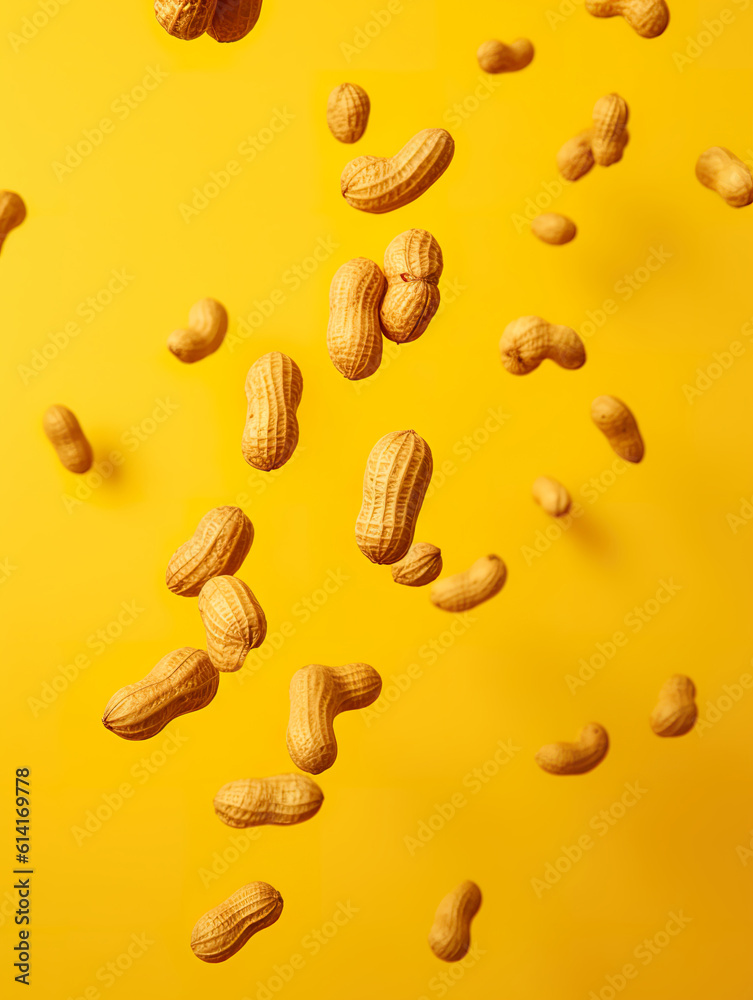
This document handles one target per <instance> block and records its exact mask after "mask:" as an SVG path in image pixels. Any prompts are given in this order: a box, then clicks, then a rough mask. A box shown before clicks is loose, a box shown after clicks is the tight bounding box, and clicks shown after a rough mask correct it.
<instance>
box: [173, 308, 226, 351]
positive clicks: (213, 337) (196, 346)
mask: <svg viewBox="0 0 753 1000" xmlns="http://www.w3.org/2000/svg"><path fill="white" fill-rule="evenodd" d="M226 333H227V312H226V310H225V307H224V306H223V305H222V303H220V302H218V301H217V300H216V299H201V300H200V301H199V302H196V303H195V304H194V305H193V306H191V311H190V312H189V314H188V329H187V330H174V331H173V332H172V333H171V334H170V336H169V337H168V338H167V347H168V350H170V351H171V353H172V354H174V355H175V357H176V358H178V360H179V361H184V362H185V363H186V364H192V363H193V362H194V361H201V359H202V358H206V357H208V356H209V355H210V354H214V352H215V351H216V350H217V348H218V347H219V346H220V344H221V343H222V341H223V340H224V339H225V334H226Z"/></svg>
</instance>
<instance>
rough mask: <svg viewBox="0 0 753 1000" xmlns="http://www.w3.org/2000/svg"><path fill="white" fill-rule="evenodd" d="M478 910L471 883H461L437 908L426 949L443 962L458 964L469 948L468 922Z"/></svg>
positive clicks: (477, 892)
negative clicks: (428, 948)
mask: <svg viewBox="0 0 753 1000" xmlns="http://www.w3.org/2000/svg"><path fill="white" fill-rule="evenodd" d="M480 906H481V890H480V889H479V887H478V886H477V885H476V883H475V882H470V881H468V882H461V883H460V885H458V886H456V887H455V888H454V889H453V890H452V892H449V893H448V894H447V895H446V896H445V897H444V899H443V900H442V902H441V903H440V904H439V906H438V907H437V912H436V913H435V914H434V923H433V925H432V928H431V931H430V932H429V947H430V948H431V950H432V951H433V952H434V954H435V955H436V956H437V958H441V959H442V961H443V962H459V961H460V960H461V958H465V956H466V954H467V953H468V949H469V948H470V946H471V921H472V920H473V918H474V917H475V916H476V914H477V913H478V911H479V908H480Z"/></svg>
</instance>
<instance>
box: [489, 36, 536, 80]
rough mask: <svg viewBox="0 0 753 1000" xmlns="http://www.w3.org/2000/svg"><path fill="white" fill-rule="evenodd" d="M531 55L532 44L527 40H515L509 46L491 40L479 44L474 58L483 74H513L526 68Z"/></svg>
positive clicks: (493, 39) (531, 57)
mask: <svg viewBox="0 0 753 1000" xmlns="http://www.w3.org/2000/svg"><path fill="white" fill-rule="evenodd" d="M533 53H534V50H533V43H532V42H531V41H529V39H527V38H516V39H515V41H514V42H510V44H509V45H505V44H504V42H498V41H497V40H496V39H495V38H492V39H490V40H489V41H488V42H482V43H481V45H480V46H479V48H478V51H477V52H476V58H477V59H478V64H479V66H480V67H481V69H482V70H483V71H484V72H485V73H515V72H517V71H518V70H520V69H525V68H526V66H528V64H529V63H530V62H531V60H532V59H533Z"/></svg>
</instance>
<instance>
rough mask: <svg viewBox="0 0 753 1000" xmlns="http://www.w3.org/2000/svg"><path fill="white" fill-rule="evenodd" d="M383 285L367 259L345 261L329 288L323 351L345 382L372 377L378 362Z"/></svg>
mask: <svg viewBox="0 0 753 1000" xmlns="http://www.w3.org/2000/svg"><path fill="white" fill-rule="evenodd" d="M386 287H387V282H386V281H385V277H384V275H383V274H382V272H381V270H380V268H379V265H378V264H375V263H374V261H373V260H369V259H368V258H367V257H355V258H354V259H353V260H348V261H346V262H345V263H344V264H342V265H341V266H340V267H338V269H337V271H335V276H334V278H333V279H332V284H331V285H330V286H329V323H328V325H327V350H328V351H329V356H330V360H331V361H332V364H333V365H334V366H335V368H337V370H338V371H339V372H340V374H341V375H344V376H345V378H347V379H351V380H353V381H356V380H358V379H362V378H368V377H369V375H373V374H374V372H375V371H376V370H377V368H378V367H379V365H380V363H381V360H382V328H381V326H380V325H379V305H380V303H381V301H382V298H383V296H384V290H385V288H386Z"/></svg>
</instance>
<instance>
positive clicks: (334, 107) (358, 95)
mask: <svg viewBox="0 0 753 1000" xmlns="http://www.w3.org/2000/svg"><path fill="white" fill-rule="evenodd" d="M370 111H371V101H370V100H369V95H368V94H367V93H366V91H365V90H364V89H363V87H359V86H358V84H357V83H341V84H340V85H339V86H337V87H335V89H334V90H333V91H332V93H331V94H330V95H329V98H328V100H327V125H329V130H330V132H331V133H332V135H333V136H334V137H335V138H336V139H338V140H339V141H340V142H347V143H351V142H358V140H359V139H360V138H361V136H362V135H363V133H364V132H365V131H366V126H367V125H368V122H369V112H370Z"/></svg>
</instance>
